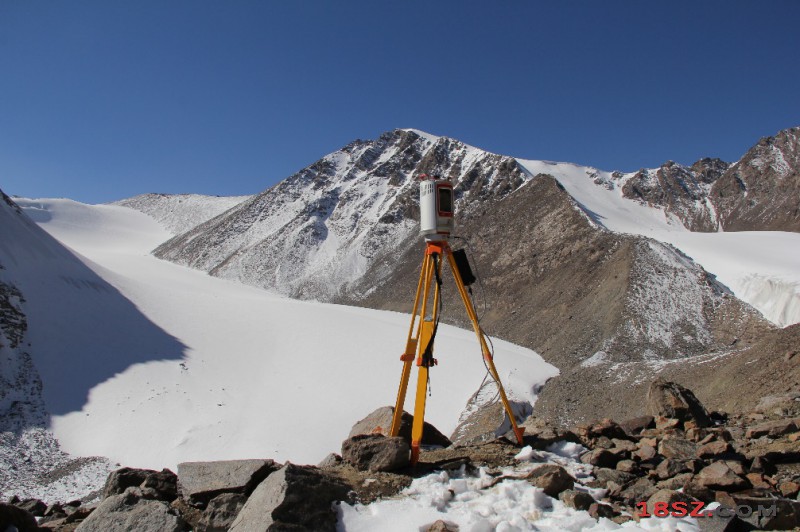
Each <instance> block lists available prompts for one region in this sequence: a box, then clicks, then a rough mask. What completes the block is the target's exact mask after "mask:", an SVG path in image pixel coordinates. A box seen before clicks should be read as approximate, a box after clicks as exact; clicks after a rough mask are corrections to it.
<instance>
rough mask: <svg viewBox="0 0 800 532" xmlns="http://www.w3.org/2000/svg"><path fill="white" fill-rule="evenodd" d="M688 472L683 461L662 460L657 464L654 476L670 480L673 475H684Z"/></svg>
mask: <svg viewBox="0 0 800 532" xmlns="http://www.w3.org/2000/svg"><path fill="white" fill-rule="evenodd" d="M688 471H689V466H688V465H687V464H686V461H684V460H673V459H671V458H667V459H666V460H662V461H661V463H659V464H658V466H657V467H656V475H657V476H658V478H660V479H662V480H663V479H667V478H672V477H674V476H675V475H679V474H681V473H686V472H688Z"/></svg>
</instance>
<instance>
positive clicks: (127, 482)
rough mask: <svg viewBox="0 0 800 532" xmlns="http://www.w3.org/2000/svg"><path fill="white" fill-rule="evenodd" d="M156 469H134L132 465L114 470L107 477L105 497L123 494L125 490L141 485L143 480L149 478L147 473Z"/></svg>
mask: <svg viewBox="0 0 800 532" xmlns="http://www.w3.org/2000/svg"><path fill="white" fill-rule="evenodd" d="M153 473H155V471H153V470H152V469H133V468H131V467H123V468H122V469H117V470H116V471H112V472H111V474H109V475H108V478H107V479H106V484H105V487H104V488H103V498H104V499H105V498H108V497H111V496H112V495H121V494H122V493H125V490H126V489H128V488H131V487H134V486H141V485H142V482H144V480H145V479H146V478H147V475H150V474H153Z"/></svg>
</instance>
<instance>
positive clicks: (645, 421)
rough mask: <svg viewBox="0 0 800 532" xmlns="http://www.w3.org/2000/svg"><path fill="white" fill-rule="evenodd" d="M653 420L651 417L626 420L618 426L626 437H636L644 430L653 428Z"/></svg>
mask: <svg viewBox="0 0 800 532" xmlns="http://www.w3.org/2000/svg"><path fill="white" fill-rule="evenodd" d="M654 422H655V419H654V418H653V416H640V417H635V418H632V419H627V420H625V421H623V422H622V423H620V424H619V426H620V427H622V430H624V431H625V432H626V433H627V434H628V435H630V436H638V435H639V434H641V432H642V431H643V430H644V429H649V428H651V427H653V426H654Z"/></svg>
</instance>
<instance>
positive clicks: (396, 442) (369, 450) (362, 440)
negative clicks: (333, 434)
mask: <svg viewBox="0 0 800 532" xmlns="http://www.w3.org/2000/svg"><path fill="white" fill-rule="evenodd" d="M410 453H411V448H410V447H409V445H408V443H407V442H406V441H405V440H404V439H403V438H387V437H386V436H383V435H381V434H361V435H359V436H353V437H352V438H348V439H346V440H345V441H344V442H343V443H342V459H343V460H345V461H346V462H348V463H350V464H352V465H353V466H355V467H356V469H359V470H361V471H395V470H397V469H401V468H403V467H406V466H407V465H408V464H409V460H410Z"/></svg>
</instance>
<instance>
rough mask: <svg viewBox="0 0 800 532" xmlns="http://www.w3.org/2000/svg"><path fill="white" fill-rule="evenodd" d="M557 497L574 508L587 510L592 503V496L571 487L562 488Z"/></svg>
mask: <svg viewBox="0 0 800 532" xmlns="http://www.w3.org/2000/svg"><path fill="white" fill-rule="evenodd" d="M558 499H559V500H560V501H561V502H563V503H564V504H566V505H567V506H569V507H570V508H575V509H576V510H588V509H589V507H590V506H591V505H592V504H594V502H595V500H594V497H592V496H591V495H589V494H588V493H586V492H583V491H575V490H573V489H569V490H564V491H562V492H561V493H559V494H558Z"/></svg>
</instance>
